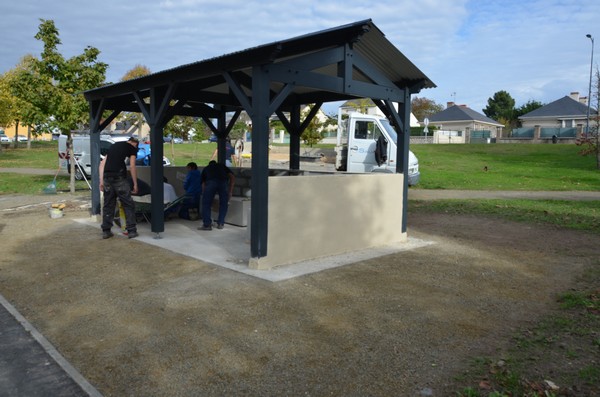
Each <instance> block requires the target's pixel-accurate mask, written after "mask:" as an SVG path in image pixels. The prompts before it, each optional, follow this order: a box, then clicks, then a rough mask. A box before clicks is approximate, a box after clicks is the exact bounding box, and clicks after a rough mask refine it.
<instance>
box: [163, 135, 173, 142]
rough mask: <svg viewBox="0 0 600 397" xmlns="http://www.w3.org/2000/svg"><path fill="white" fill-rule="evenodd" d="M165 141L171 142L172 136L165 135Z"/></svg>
mask: <svg viewBox="0 0 600 397" xmlns="http://www.w3.org/2000/svg"><path fill="white" fill-rule="evenodd" d="M163 142H164V143H171V137H170V136H163Z"/></svg>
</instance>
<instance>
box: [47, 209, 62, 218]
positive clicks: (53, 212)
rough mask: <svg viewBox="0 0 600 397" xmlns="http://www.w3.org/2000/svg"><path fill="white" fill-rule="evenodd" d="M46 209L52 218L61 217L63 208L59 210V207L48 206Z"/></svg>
mask: <svg viewBox="0 0 600 397" xmlns="http://www.w3.org/2000/svg"><path fill="white" fill-rule="evenodd" d="M48 211H49V215H50V218H52V219H56V218H62V216H63V210H61V209H60V208H50V209H49V210H48Z"/></svg>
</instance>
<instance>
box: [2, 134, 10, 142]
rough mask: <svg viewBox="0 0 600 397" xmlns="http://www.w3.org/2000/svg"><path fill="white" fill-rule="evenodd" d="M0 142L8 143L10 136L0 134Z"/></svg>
mask: <svg viewBox="0 0 600 397" xmlns="http://www.w3.org/2000/svg"><path fill="white" fill-rule="evenodd" d="M0 142H2V143H10V138H9V137H7V136H6V135H4V134H0Z"/></svg>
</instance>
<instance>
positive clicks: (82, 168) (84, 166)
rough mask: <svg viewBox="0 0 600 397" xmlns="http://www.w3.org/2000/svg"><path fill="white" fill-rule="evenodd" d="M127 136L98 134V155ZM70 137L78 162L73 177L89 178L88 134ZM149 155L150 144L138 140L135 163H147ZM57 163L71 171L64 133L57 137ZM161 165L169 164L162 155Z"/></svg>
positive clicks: (90, 162) (62, 168) (90, 165)
mask: <svg viewBox="0 0 600 397" xmlns="http://www.w3.org/2000/svg"><path fill="white" fill-rule="evenodd" d="M129 138H130V136H129V135H125V134H115V135H107V134H102V135H100V157H101V158H104V156H106V153H108V148H110V146H111V145H112V144H113V143H116V142H122V141H127V140H128V139H129ZM72 139H73V155H74V156H75V159H77V163H78V164H79V167H77V166H76V167H75V179H76V180H78V181H80V180H83V179H84V177H85V178H90V176H91V175H92V154H91V145H90V136H89V135H88V134H72ZM150 157H151V153H150V144H147V143H141V142H140V144H139V146H138V158H137V161H136V164H138V165H149V164H150ZM58 165H59V167H60V169H61V170H63V171H66V172H67V173H70V172H71V167H70V162H69V153H68V151H67V136H66V135H60V136H59V137H58ZM163 165H164V166H169V165H171V162H170V161H169V159H168V158H166V157H164V156H163ZM82 172H83V173H85V175H84V174H82Z"/></svg>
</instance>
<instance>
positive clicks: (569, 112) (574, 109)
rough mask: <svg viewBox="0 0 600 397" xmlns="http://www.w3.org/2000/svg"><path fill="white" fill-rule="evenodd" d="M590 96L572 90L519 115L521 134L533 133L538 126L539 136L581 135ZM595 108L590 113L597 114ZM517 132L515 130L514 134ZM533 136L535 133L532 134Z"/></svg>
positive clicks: (523, 135)
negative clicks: (581, 95)
mask: <svg viewBox="0 0 600 397" xmlns="http://www.w3.org/2000/svg"><path fill="white" fill-rule="evenodd" d="M587 112H588V98H587V97H580V96H579V93H578V92H572V93H571V94H570V95H566V96H564V97H562V98H560V99H558V100H556V101H554V102H550V103H549V104H547V105H545V106H542V107H541V108H538V109H535V110H533V111H531V112H529V113H526V114H524V115H522V116H521V117H519V121H520V122H521V127H522V128H519V129H518V131H517V134H520V135H519V136H522V137H525V135H532V133H531V131H532V130H535V129H536V128H537V129H539V131H538V132H537V133H538V134H539V135H538V136H539V137H542V138H544V137H546V135H549V136H552V135H557V136H559V137H561V136H567V135H569V136H572V137H575V134H579V135H581V133H583V132H584V131H585V127H586V125H587ZM597 113H598V112H597V111H596V110H595V109H590V115H596V114H597ZM514 135H515V133H514V132H513V136H514ZM532 136H533V135H532Z"/></svg>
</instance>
